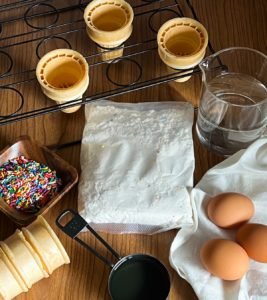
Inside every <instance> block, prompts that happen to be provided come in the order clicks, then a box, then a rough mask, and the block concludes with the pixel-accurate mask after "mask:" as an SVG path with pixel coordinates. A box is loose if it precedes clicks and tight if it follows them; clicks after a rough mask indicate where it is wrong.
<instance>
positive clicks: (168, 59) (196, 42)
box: [157, 18, 208, 82]
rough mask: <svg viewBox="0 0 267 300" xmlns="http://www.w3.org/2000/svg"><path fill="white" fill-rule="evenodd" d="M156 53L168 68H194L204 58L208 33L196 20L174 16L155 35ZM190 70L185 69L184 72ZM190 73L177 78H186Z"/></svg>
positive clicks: (181, 80)
mask: <svg viewBox="0 0 267 300" xmlns="http://www.w3.org/2000/svg"><path fill="white" fill-rule="evenodd" d="M157 42H158V53H159V56H160V58H161V60H162V61H163V62H164V63H165V64H166V65H167V66H168V67H170V68H173V69H180V70H186V69H191V68H194V67H195V66H196V65H198V64H199V63H200V62H201V60H202V59H203V58H204V56H205V53H206V48H207V45H208V33H207V31H206V29H205V28H204V26H203V25H202V24H200V23H199V22H198V21H196V20H194V19H190V18H174V19H171V20H169V21H167V22H166V23H164V24H163V25H162V26H161V28H160V29H159V31H158V35H157ZM187 73H188V74H190V73H192V71H189V70H187V71H185V74H187ZM190 77H191V75H189V76H186V77H183V78H180V79H177V80H176V81H177V82H184V81H186V80H188V79H189V78H190Z"/></svg>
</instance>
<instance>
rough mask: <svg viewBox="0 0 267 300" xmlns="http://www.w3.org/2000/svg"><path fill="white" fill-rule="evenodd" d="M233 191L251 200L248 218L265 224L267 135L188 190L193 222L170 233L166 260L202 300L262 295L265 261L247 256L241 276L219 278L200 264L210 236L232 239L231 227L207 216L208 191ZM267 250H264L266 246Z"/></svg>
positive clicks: (266, 293)
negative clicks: (246, 266)
mask: <svg viewBox="0 0 267 300" xmlns="http://www.w3.org/2000/svg"><path fill="white" fill-rule="evenodd" d="M228 191H234V192H239V193H243V194H246V195H248V196H249V197H250V198H251V199H252V200H253V202H254V205H255V215H254V216H253V218H252V219H251V220H250V222H255V223H262V224H266V225H267V139H266V138H265V139H260V140H258V141H256V142H254V144H252V145H251V146H250V147H249V148H248V149H246V150H241V151H239V152H237V153H236V154H234V155H233V156H231V157H229V158H228V159H226V160H225V161H223V162H222V163H220V164H218V165H217V166H215V167H214V168H212V169H210V170H209V171H208V172H207V173H206V174H205V175H204V176H203V178H202V179H201V181H200V182H199V183H198V184H197V186H196V187H195V188H194V189H193V190H192V193H191V198H192V202H194V203H195V206H196V210H195V218H196V222H195V226H192V227H191V228H187V229H186V230H185V229H181V230H180V231H179V232H178V234H177V236H176V237H175V239H174V241H173V243H172V246H171V250H170V262H171V265H172V266H173V268H175V269H176V270H177V272H178V273H179V275H180V276H181V277H183V278H184V279H185V280H187V281H188V282H189V283H190V284H191V286H192V287H193V289H194V291H195V293H196V295H197V296H198V297H199V299H203V300H247V299H250V300H252V299H253V300H256V299H257V300H266V299H267V264H264V263H258V262H256V261H254V260H250V268H249V271H248V272H247V273H246V275H245V276H244V277H243V278H242V279H241V280H237V281H232V282H230V281H223V280H221V279H219V278H217V277H215V276H213V275H211V274H210V273H209V272H208V271H206V270H205V269H204V267H203V266H202V264H201V262H200V258H199V251H200V247H201V246H202V245H203V243H204V242H205V241H207V240H209V239H212V238H227V239H233V240H234V234H235V231H234V230H223V229H220V228H219V227H217V226H216V225H214V224H213V223H212V222H211V221H210V220H209V219H208V218H207V216H206V212H205V206H206V204H207V201H208V199H209V198H210V197H211V196H214V195H216V194H219V193H222V192H228ZM266 251H267V249H266Z"/></svg>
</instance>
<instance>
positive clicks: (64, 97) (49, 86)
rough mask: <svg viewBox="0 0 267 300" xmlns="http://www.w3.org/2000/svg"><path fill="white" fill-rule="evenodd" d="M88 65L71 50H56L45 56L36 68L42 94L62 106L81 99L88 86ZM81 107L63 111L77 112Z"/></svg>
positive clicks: (79, 55) (78, 54)
mask: <svg viewBox="0 0 267 300" xmlns="http://www.w3.org/2000/svg"><path fill="white" fill-rule="evenodd" d="M88 69H89V68H88V64H87V61H86V60H85V58H84V57H83V56H82V55H81V54H80V53H79V52H77V51H74V50H71V49H56V50H53V51H50V52H48V53H47V54H45V55H44V56H43V57H42V58H41V59H40V61H39V63H38V65H37V68H36V76H37V80H38V81H39V83H40V85H41V88H42V91H43V93H44V94H45V95H46V96H47V97H48V98H50V99H52V100H54V101H56V102H57V104H63V103H66V102H68V101H71V100H76V99H80V98H82V96H83V94H84V92H85V91H86V89H87V87H88V84H89V74H88ZM80 107H81V105H79V106H74V107H71V108H66V109H63V112H65V113H73V112H75V111H77V110H78V109H79V108H80Z"/></svg>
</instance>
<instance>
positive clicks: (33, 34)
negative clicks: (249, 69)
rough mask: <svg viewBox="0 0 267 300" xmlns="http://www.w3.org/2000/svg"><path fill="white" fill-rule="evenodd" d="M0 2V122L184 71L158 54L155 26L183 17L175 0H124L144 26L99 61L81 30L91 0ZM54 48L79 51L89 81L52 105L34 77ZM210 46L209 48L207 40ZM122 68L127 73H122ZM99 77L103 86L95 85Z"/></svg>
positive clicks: (147, 84)
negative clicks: (116, 54) (114, 54)
mask: <svg viewBox="0 0 267 300" xmlns="http://www.w3.org/2000/svg"><path fill="white" fill-rule="evenodd" d="M185 1H186V2H185V4H186V7H187V9H188V10H189V11H190V14H191V15H192V17H193V18H195V19H197V15H196V13H195V11H194V8H193V6H192V4H191V2H190V0H185ZM1 2H2V4H1V6H0V15H1V22H0V97H1V101H2V105H1V107H2V108H1V109H0V125H6V124H9V123H12V122H16V121H20V120H24V119H27V118H32V117H36V116H40V115H44V114H48V113H52V112H56V111H60V110H63V109H66V108H69V107H73V106H77V105H84V104H86V103H88V102H91V101H96V100H98V99H103V98H105V99H107V98H110V97H114V96H117V95H121V94H124V93H129V92H131V91H135V90H139V89H143V88H146V87H151V86H154V85H158V84H161V83H165V82H168V81H171V80H174V79H178V78H183V77H185V76H188V75H187V74H186V72H185V71H184V70H183V71H182V70H174V69H170V68H167V67H166V66H165V65H164V63H162V62H161V60H160V58H159V57H158V53H157V41H156V35H157V31H158V29H159V27H160V26H161V25H162V24H163V23H164V22H165V21H166V20H168V19H171V18H174V17H182V16H186V14H185V13H184V11H183V9H182V7H181V5H180V3H179V0H178V1H177V0H158V1H155V0H154V1H153V0H151V1H149V0H145V1H144V0H143V1H141V0H138V1H128V2H129V3H131V2H132V3H131V5H132V7H133V10H134V15H135V17H134V23H133V26H134V28H136V26H135V25H136V24H138V25H139V27H140V24H141V27H142V28H144V30H142V31H143V32H142V38H141V37H140V36H141V35H140V33H139V32H138V31H137V30H134V31H133V33H132V35H131V37H130V38H129V40H127V42H126V43H125V44H124V52H123V56H122V57H120V58H118V59H115V60H113V61H111V62H110V63H106V62H103V61H102V60H101V54H100V53H98V52H97V48H96V46H97V45H95V44H94V43H93V42H92V41H90V40H89V38H88V37H87V35H86V30H85V24H84V20H83V10H84V8H85V6H86V5H87V4H88V3H89V2H90V1H87V2H86V1H82V0H79V1H73V0H72V1H71V0H69V1H57V0H46V1H38V0H24V1H16V0H15V1H13V2H12V3H11V2H10V1H1ZM5 2H7V3H5ZM56 48H70V49H74V50H76V51H78V52H80V53H81V54H82V55H83V56H84V57H85V59H86V60H87V62H88V64H89V68H90V74H89V76H90V84H89V87H88V89H87V91H86V92H85V94H84V95H83V97H82V98H81V99H77V100H73V101H70V102H67V103H64V104H60V105H54V103H55V102H53V101H51V100H49V99H48V98H47V97H46V96H45V95H44V94H43V93H42V91H41V88H40V86H39V84H38V82H37V80H36V76H35V67H36V65H37V63H38V61H39V59H40V57H42V56H43V55H44V54H45V53H46V52H48V51H50V50H53V49H56ZM112 50H113V49H110V50H106V51H107V52H108V51H112ZM209 51H210V52H214V50H213V49H212V46H211V44H209ZM155 61H156V64H155ZM191 70H192V71H193V73H192V74H193V75H194V74H198V73H199V72H200V70H199V68H198V67H195V68H194V69H191ZM125 72H127V74H131V75H130V76H124V74H125ZM95 74H101V75H102V76H101V77H99V75H96V76H94V75H95ZM103 80H104V81H105V85H101V84H100V85H99V84H98V82H99V81H103ZM103 86H104V87H105V88H104V89H103Z"/></svg>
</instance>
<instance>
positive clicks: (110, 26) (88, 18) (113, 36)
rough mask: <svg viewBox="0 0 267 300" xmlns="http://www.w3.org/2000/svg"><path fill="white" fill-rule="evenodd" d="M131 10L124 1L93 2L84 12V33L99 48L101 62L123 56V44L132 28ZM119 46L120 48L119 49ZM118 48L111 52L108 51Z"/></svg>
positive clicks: (95, 0) (132, 15)
mask: <svg viewBox="0 0 267 300" xmlns="http://www.w3.org/2000/svg"><path fill="white" fill-rule="evenodd" d="M133 17H134V13H133V9H132V7H131V6H130V5H129V4H128V3H127V2H126V1H124V0H113V1H106V0H93V1H91V2H90V3H89V4H88V5H87V7H86V8H85V11H84V20H85V23H86V31H87V34H88V36H89V38H90V39H91V40H92V41H94V42H95V43H96V44H97V45H98V46H99V47H97V49H98V52H100V53H102V54H101V58H102V60H103V61H109V60H112V59H115V58H118V57H121V56H122V55H123V43H124V42H125V41H126V40H127V39H128V38H129V37H130V35H131V33H132V30H133V26H132V22H133ZM120 46H121V47H120ZM116 47H120V48H118V49H114V50H113V51H108V52H106V51H107V50H108V49H112V48H116Z"/></svg>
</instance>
